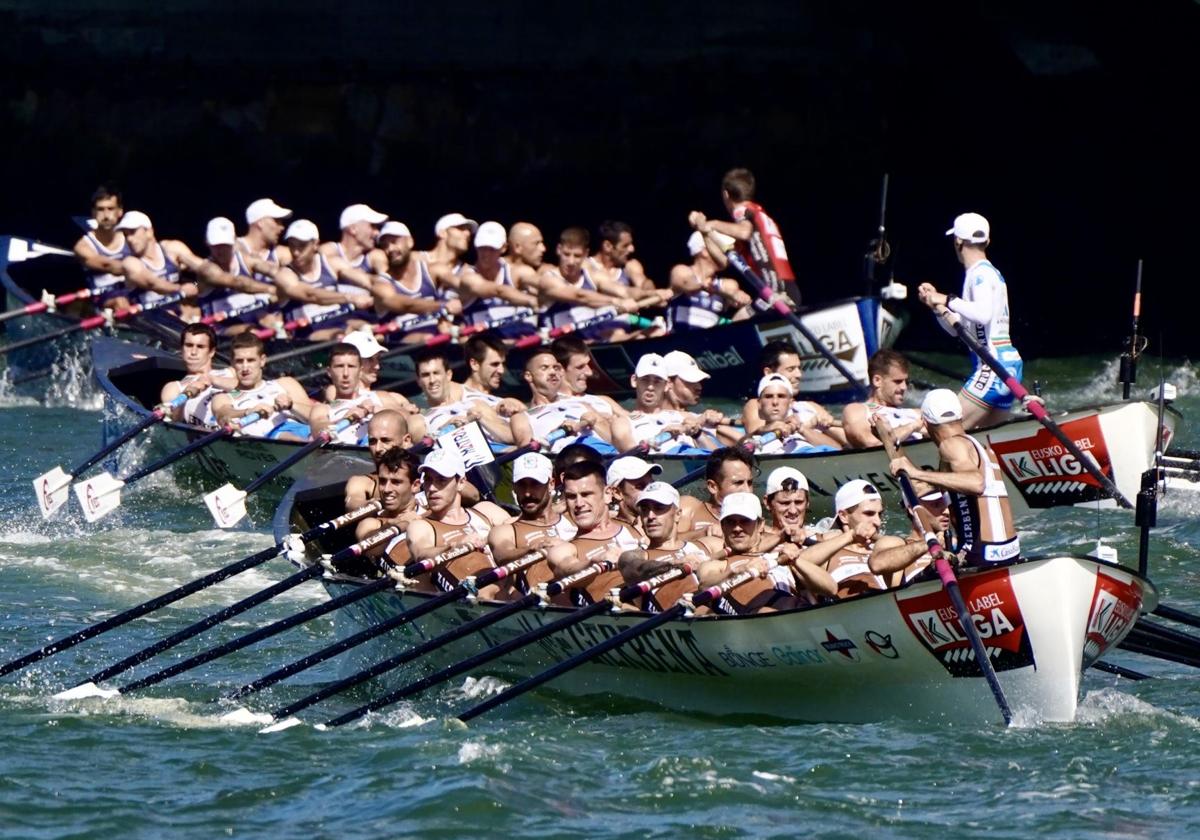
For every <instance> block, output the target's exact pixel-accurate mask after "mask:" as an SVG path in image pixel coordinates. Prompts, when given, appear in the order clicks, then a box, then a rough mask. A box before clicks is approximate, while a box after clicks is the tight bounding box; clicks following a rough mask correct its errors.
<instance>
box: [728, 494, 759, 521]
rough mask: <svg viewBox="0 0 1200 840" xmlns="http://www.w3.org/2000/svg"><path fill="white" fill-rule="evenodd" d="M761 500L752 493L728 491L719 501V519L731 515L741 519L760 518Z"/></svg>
mask: <svg viewBox="0 0 1200 840" xmlns="http://www.w3.org/2000/svg"><path fill="white" fill-rule="evenodd" d="M762 515H763V511H762V502H760V501H759V500H758V496H755V495H754V494H753V493H730V494H729V495H728V496H726V497H725V499H724V501H722V502H721V521H722V522H724V521H725V520H726V519H728V518H729V517H731V516H740V517H742V518H743V519H762Z"/></svg>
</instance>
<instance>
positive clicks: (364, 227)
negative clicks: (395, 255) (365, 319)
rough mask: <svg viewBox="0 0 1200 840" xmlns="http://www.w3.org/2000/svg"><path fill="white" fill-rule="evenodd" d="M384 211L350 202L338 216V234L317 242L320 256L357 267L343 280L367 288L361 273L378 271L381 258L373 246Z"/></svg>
mask: <svg viewBox="0 0 1200 840" xmlns="http://www.w3.org/2000/svg"><path fill="white" fill-rule="evenodd" d="M387 218H388V217H387V214H386V213H380V212H379V211H378V210H373V209H371V208H370V207H368V206H367V205H366V204H351V205H350V206H349V207H347V208H345V209H344V210H342V214H341V215H340V216H339V217H338V229H339V230H340V231H341V236H340V238H339V239H338V241H337V242H323V243H321V256H323V257H325V258H326V259H327V260H330V261H331V262H334V263H340V264H344V265H346V266H348V267H350V268H354V269H357V270H358V272H361V275H360V274H357V273H356V274H354V275H353V278H354V279H351V278H349V277H347V278H346V280H347V282H350V283H353V284H354V285H357V286H360V287H361V288H364V289H366V290H367V291H370V289H371V285H370V282H369V281H368V282H367V284H366V285H362V283H361V281H362V275H367V276H368V277H369V276H370V275H372V274H375V273H376V272H378V271H382V270H383V267H384V262H385V258H384V256H383V254H382V253H381V252H379V251H378V250H377V249H376V247H375V240H376V239H377V238H378V236H379V226H380V225H382V224H383V223H384V222H386V221H387Z"/></svg>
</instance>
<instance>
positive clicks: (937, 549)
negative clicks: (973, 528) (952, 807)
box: [874, 418, 1012, 726]
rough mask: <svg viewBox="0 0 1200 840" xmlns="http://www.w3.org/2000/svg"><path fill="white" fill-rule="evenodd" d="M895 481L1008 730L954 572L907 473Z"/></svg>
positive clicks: (882, 435) (881, 430)
mask: <svg viewBox="0 0 1200 840" xmlns="http://www.w3.org/2000/svg"><path fill="white" fill-rule="evenodd" d="M874 426H875V435H876V437H878V438H879V440H880V441H881V442H882V443H883V449H884V451H885V452H886V453H887V456H888V459H889V460H892V459H895V458H896V456H897V453H898V451H899V446H898V445H897V444H896V442H895V440H894V439H893V438H892V430H891V429H889V428H887V427H886V426H885V424H883V423H882V422H879V421H878V418H876V421H875V423H874ZM896 477H897V478H898V479H899V481H900V492H901V494H902V495H903V496H904V508H905V510H907V511H908V518H909V519H911V520H912V523H913V527H914V528H915V529H916V531H917V533H918V534H920V535H921V539H923V540H925V545H926V546H927V547H928V549H929V556H930V557H931V558H933V564H934V568H936V569H937V573H938V577H939V578H941V580H942V588H943V589H945V590H946V594H947V595H949V596H950V603H951V604H953V605H954V610H955V612H957V613H958V624H959V627H961V628H962V631H963V633H965V634H966V636H967V639H968V640H969V641H970V643H971V650H972V651H974V653H975V661H976V662H977V663H978V664H979V670H980V671H982V672H983V676H984V678H985V679H986V680H987V684H988V687H989V688H990V689H991V690H992V696H993V697H994V698H995V699H996V705H997V706H998V707H999V708H1000V714H1001V715H1003V716H1004V725H1005V726H1008V725H1009V724H1011V723H1012V710H1011V709H1010V708H1009V705H1008V698H1007V697H1005V696H1004V688H1003V687H1002V686H1001V685H1000V680H999V678H998V677H997V676H996V669H995V668H994V667H992V659H991V656H990V655H989V654H988V651H987V647H986V646H985V645H984V644H983V639H982V638H981V637H980V635H979V628H978V627H976V626H975V622H974V621H972V620H971V613H970V611H969V610H968V609H967V603H966V601H965V600H963V596H962V590H961V589H960V588H959V586H958V578H956V577H955V576H954V569H953V568H952V567H951V566H950V563H949V561H947V560H946V553H945V551H944V550H943V549H942V544H941V543H940V542H938V538H937V535H936V534H931V533H929V531H927V530H926V529H925V523H924V522H922V521H921V516H920V514H919V513H918V508H920V507H921V500H920V499H919V498H918V497H917V492H916V490H914V489H913V486H912V481H911V480H909V477H908V472H907V471H905V470H900V473H899V475H897V476H896Z"/></svg>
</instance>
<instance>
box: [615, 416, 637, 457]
mask: <svg viewBox="0 0 1200 840" xmlns="http://www.w3.org/2000/svg"><path fill="white" fill-rule="evenodd" d="M612 444H613V446H615V447H616V448H617V450H618V451H619V452H624V451H625V450H627V449H632V448H633V447H634V446H636V445H637V441H636V440H634V439H633V423H631V422H630V420H629V418H628V417H614V418H613V419H612Z"/></svg>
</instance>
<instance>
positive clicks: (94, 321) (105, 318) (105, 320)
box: [0, 293, 183, 356]
mask: <svg viewBox="0 0 1200 840" xmlns="http://www.w3.org/2000/svg"><path fill="white" fill-rule="evenodd" d="M182 299H183V295H181V294H178V293H176V294H173V295H167V296H166V297H164V298H162V299H161V300H156V301H154V302H153V303H138V304H134V305H133V306H131V307H129V308H128V309H120V310H117V311H116V312H114V311H113V310H111V309H105V310H104V311H103V312H102V313H100V314H98V315H93V316H91V317H90V318H84V319H82V320H81V321H79V322H78V323H75V324H71V325H70V326H67V327H63V328H62V329H59V330H52V331H50V332H48V333H45V334H43V335H35V336H33V337H31V338H25V339H22V340H21V341H14V342H12V343H11V344H6V345H4V346H3V347H0V356H2V355H4V354H5V353H11V352H12V351H13V350H20V349H21V348H23V347H32V346H33V345H35V344H41V343H43V342H46V341H53V340H54V339H56V338H61V337H62V336H64V335H70V334H71V333H76V332H84V331H87V330H94V329H96V328H97V327H106V326H107V327H112V326H113V325H114V323H115V322H116V321H124V320H126V319H128V318H132V317H134V316H135V315H141V314H142V313H143V312H153V311H154V310H155V309H162V308H163V307H165V306H170V305H171V304H174V303H178V302H179V301H181V300H182Z"/></svg>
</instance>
